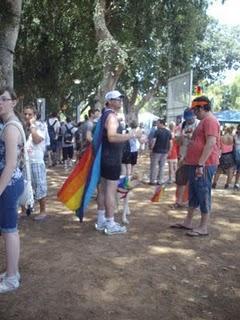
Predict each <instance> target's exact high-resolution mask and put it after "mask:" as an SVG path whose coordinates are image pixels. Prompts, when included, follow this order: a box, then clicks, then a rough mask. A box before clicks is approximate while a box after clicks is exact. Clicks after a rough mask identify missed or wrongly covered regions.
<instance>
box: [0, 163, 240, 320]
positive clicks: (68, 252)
mask: <svg viewBox="0 0 240 320" xmlns="http://www.w3.org/2000/svg"><path fill="white" fill-rule="evenodd" d="M136 171H137V172H138V174H139V176H141V177H143V176H144V177H145V175H146V174H147V173H148V160H147V158H146V157H143V158H141V159H140V164H139V165H138V168H137V170H136ZM48 176H49V200H48V208H49V217H48V218H47V219H46V220H45V221H42V222H35V221H33V220H32V218H31V217H30V218H27V217H23V218H21V220H20V236H21V262H20V272H21V275H22V284H21V287H20V288H19V289H18V290H17V291H15V292H12V293H7V294H4V295H1V296H0V320H5V319H6V320H12V319H14V320H15V319H16V320H17V319H24V320H38V319H44V320H47V319H49V320H63V319H66V320H82V319H83V320H88V319H89V320H95V319H102V320H145V319H146V320H147V319H149V320H155V319H163V320H175V319H181V320H182V319H183V320H185V319H191V320H212V319H216V320H238V319H240V273H239V266H240V259H239V258H240V250H239V249H240V232H239V231H240V210H239V206H240V201H239V200H240V192H234V191H233V190H232V189H231V190H223V188H221V187H220V188H219V189H216V190H214V191H213V210H212V211H213V213H212V219H211V228H210V235H209V237H203V238H194V239H192V238H190V237H187V236H186V235H185V232H184V231H181V230H172V229H170V228H169V225H170V224H171V223H174V222H180V221H181V219H182V217H184V213H185V212H184V211H179V210H178V211H177V210H173V209H171V208H170V206H169V205H170V204H171V203H173V201H174V191H175V187H174V185H170V186H168V187H167V189H166V191H165V193H164V194H163V197H162V199H161V200H160V202H159V203H154V204H153V203H151V202H150V200H149V199H150V198H151V196H152V194H153V192H154V187H152V186H148V185H146V184H141V185H139V187H138V188H136V189H134V190H133V191H132V193H131V199H130V208H131V215H130V224H129V227H128V233H127V234H125V235H115V236H106V235H104V234H101V233H99V232H97V231H95V230H94V227H93V225H94V221H95V212H96V203H95V200H93V201H92V203H91V205H90V208H89V210H88V211H87V212H86V218H85V221H84V223H82V224H80V223H79V222H78V221H77V219H76V218H75V217H74V215H73V214H72V213H70V212H69V211H68V210H67V209H66V208H64V207H63V205H62V204H61V203H59V202H58V201H57V199H56V190H57V189H58V188H59V187H60V185H61V184H62V182H63V181H64V179H65V177H66V174H65V173H64V172H63V169H62V168H56V169H52V170H50V169H49V170H48ZM221 184H222V185H224V182H223V181H221ZM120 218H121V216H120V214H119V215H117V219H118V220H120ZM198 218H199V213H198V214H197V215H196V223H197V220H198ZM3 268H4V251H3V241H2V240H1V241H0V270H3Z"/></svg>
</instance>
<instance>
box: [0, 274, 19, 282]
mask: <svg viewBox="0 0 240 320" xmlns="http://www.w3.org/2000/svg"><path fill="white" fill-rule="evenodd" d="M6 277H7V272H3V273H0V281H2V280H3V279H4V278H6ZM16 278H17V279H18V281H19V282H20V281H21V276H20V273H19V272H17V273H16Z"/></svg>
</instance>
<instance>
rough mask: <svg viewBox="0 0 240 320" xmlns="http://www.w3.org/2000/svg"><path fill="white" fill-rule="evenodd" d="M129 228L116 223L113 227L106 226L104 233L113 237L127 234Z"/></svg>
mask: <svg viewBox="0 0 240 320" xmlns="http://www.w3.org/2000/svg"><path fill="white" fill-rule="evenodd" d="M126 232H127V228H126V227H125V226H121V225H120V224H119V223H116V222H115V223H114V224H112V225H106V227H105V229H104V233H105V234H107V235H109V236H111V235H113V234H121V233H126Z"/></svg>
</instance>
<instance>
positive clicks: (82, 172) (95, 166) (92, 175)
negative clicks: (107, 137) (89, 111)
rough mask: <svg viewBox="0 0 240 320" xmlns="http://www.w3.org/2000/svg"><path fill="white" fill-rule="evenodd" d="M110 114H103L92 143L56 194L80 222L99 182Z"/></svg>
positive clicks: (108, 111)
mask: <svg viewBox="0 0 240 320" xmlns="http://www.w3.org/2000/svg"><path fill="white" fill-rule="evenodd" d="M111 112H112V110H110V109H108V110H107V111H105V112H103V114H102V116H101V118H100V119H99V121H98V122H97V125H96V128H95V130H94V134H93V141H92V143H90V144H89V146H88V147H87V148H86V150H85V151H84V153H83V155H82V157H81V159H79V162H78V163H77V165H76V166H75V167H74V169H73V171H72V172H71V174H70V175H69V176H68V178H67V179H66V180H65V182H64V184H63V186H62V187H61V189H60V190H59V191H58V193H57V197H58V199H59V200H60V201H61V202H62V203H63V204H64V205H65V206H66V207H67V208H68V209H70V210H72V211H75V212H76V215H77V216H78V217H79V218H80V221H81V222H82V220H83V216H84V211H85V209H86V208H87V207H88V204H89V202H90V200H91V198H92V195H93V193H94V191H95V189H96V187H97V184H98V183H99V180H100V166H101V152H102V136H103V129H104V125H105V121H106V119H107V117H108V115H109V113H111Z"/></svg>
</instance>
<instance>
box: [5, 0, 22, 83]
mask: <svg viewBox="0 0 240 320" xmlns="http://www.w3.org/2000/svg"><path fill="white" fill-rule="evenodd" d="M21 10H22V0H1V4H0V86H2V85H9V86H11V87H13V58H14V50H15V46H16V42H17V38H18V32H19V26H20V16H21Z"/></svg>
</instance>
